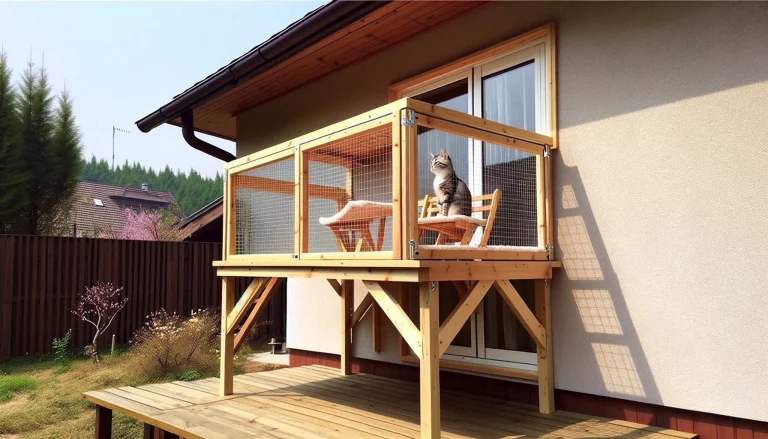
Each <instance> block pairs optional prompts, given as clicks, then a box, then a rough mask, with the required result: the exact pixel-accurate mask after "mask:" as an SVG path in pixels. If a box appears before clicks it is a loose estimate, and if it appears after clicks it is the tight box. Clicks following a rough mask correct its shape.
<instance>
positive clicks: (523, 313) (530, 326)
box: [494, 279, 547, 349]
mask: <svg viewBox="0 0 768 439" xmlns="http://www.w3.org/2000/svg"><path fill="white" fill-rule="evenodd" d="M494 285H496V290H497V291H498V292H499V295H501V298H502V299H504V301H505V302H506V303H507V305H509V307H510V308H511V309H512V312H513V313H514V314H515V317H517V320H519V321H520V324H521V325H523V327H524V328H525V330H526V331H528V334H530V336H531V337H533V339H534V340H535V341H536V344H537V345H539V347H541V348H542V349H546V348H547V344H546V340H547V330H546V329H544V327H543V326H542V325H541V323H539V320H538V319H537V318H536V316H535V315H534V314H533V312H532V311H531V309H530V308H528V305H526V303H525V301H524V300H523V298H522V297H520V293H518V292H517V290H516V289H515V287H514V286H512V284H511V283H510V282H509V281H508V280H506V279H504V280H497V281H494Z"/></svg>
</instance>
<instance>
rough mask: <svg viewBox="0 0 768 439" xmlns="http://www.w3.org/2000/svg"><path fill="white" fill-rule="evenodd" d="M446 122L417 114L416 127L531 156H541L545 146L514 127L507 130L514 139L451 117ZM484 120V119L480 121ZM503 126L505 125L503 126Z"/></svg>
mask: <svg viewBox="0 0 768 439" xmlns="http://www.w3.org/2000/svg"><path fill="white" fill-rule="evenodd" d="M444 117H445V120H443V119H439V118H438V117H432V116H427V115H424V114H418V113H417V114H416V125H418V126H424V127H427V128H433V129H436V130H440V131H443V132H447V133H452V134H456V135H458V136H462V137H468V138H470V139H477V140H482V141H484V142H488V143H493V144H495V145H501V146H505V147H507V148H514V149H517V150H520V151H525V152H527V153H530V154H541V152H542V150H543V146H542V145H540V144H536V143H532V142H530V141H529V140H528V139H529V138H530V137H532V136H528V134H534V135H535V134H536V133H532V132H529V131H525V130H516V129H515V128H513V127H508V128H505V129H506V130H508V131H512V132H513V133H514V134H513V135H514V137H512V136H511V135H509V136H507V135H502V134H496V133H494V132H492V131H486V130H485V129H484V127H483V126H482V125H463V124H461V122H459V121H454V120H453V119H451V118H450V116H444ZM480 120H484V119H480ZM501 126H503V125H501Z"/></svg>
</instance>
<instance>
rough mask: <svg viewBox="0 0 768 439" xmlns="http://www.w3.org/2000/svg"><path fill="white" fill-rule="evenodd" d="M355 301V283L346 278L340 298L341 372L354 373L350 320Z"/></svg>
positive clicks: (344, 373)
mask: <svg viewBox="0 0 768 439" xmlns="http://www.w3.org/2000/svg"><path fill="white" fill-rule="evenodd" d="M354 301H355V283H354V282H353V281H351V280H345V281H343V282H342V283H341V297H340V300H339V304H340V308H339V309H340V314H341V318H340V320H341V322H340V323H341V364H340V369H341V374H342V375H350V374H351V373H352V328H350V326H349V320H350V319H351V318H352V307H353V306H354Z"/></svg>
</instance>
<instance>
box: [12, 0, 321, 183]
mask: <svg viewBox="0 0 768 439" xmlns="http://www.w3.org/2000/svg"><path fill="white" fill-rule="evenodd" d="M323 3H325V2H280V3H278V2H183V3H181V2H164V3H156V2H133V3H123V2H81V3H61V2H56V3H37V2H16V3H9V2H0V44H2V46H3V49H4V51H5V52H6V54H7V55H8V61H9V64H10V67H11V68H12V69H13V74H14V79H18V77H19V75H20V74H21V73H22V71H23V70H24V69H25V68H26V65H27V62H28V61H29V60H30V53H31V59H32V62H34V63H35V65H36V66H37V67H39V66H40V65H41V63H42V61H43V52H45V68H46V70H47V71H48V79H49V82H50V83H51V84H52V86H53V91H54V93H57V94H58V92H59V91H61V89H62V88H63V87H64V85H65V83H66V88H67V89H68V90H69V92H70V95H71V97H72V98H73V100H74V110H75V116H76V118H77V123H78V125H79V127H80V132H81V134H82V143H83V154H84V156H85V157H86V158H87V159H90V158H91V156H92V155H95V156H96V158H97V159H102V158H103V159H107V160H109V161H111V160H112V126H116V127H118V128H121V129H124V130H128V131H130V134H123V133H117V135H116V136H115V163H117V164H122V163H124V162H125V160H128V161H129V162H134V161H138V162H140V163H142V164H143V165H145V166H151V167H152V168H154V169H156V170H157V169H162V168H164V167H165V166H166V165H168V166H170V167H171V168H172V169H174V170H179V169H180V170H182V171H185V172H188V171H189V169H191V168H194V169H196V170H197V171H198V172H200V173H201V174H203V175H206V176H211V177H212V176H214V175H215V174H216V172H217V171H220V170H221V169H222V165H223V162H221V161H220V160H217V159H215V158H213V157H211V156H209V155H206V154H203V153H202V152H199V151H197V150H195V149H192V148H191V147H190V146H188V145H187V144H186V143H185V142H184V140H183V139H182V137H181V129H180V128H177V127H174V126H170V125H162V126H160V127H158V128H155V129H154V130H152V131H151V132H149V133H146V134H145V133H142V132H141V131H139V129H138V128H137V127H136V125H135V122H136V121H137V120H139V119H140V118H142V117H144V116H146V115H147V114H149V113H151V112H153V111H154V110H156V109H158V108H159V107H161V106H162V105H164V104H166V103H167V102H169V101H170V100H171V99H172V98H173V96H174V95H176V94H178V93H180V92H182V91H183V90H185V89H186V88H188V87H189V86H191V85H192V84H194V83H195V82H197V81H199V80H201V79H203V78H204V77H206V76H207V75H209V74H210V73H213V72H214V71H216V70H217V69H219V68H220V67H222V66H224V65H226V64H227V63H229V62H230V61H231V60H233V59H234V58H237V57H238V56H240V55H242V54H243V53H245V52H247V51H248V50H250V49H251V48H252V47H254V46H256V45H257V44H259V43H261V42H262V41H264V40H266V39H267V38H269V37H270V36H272V35H273V34H274V33H276V32H279V31H280V30H282V29H283V28H284V27H285V26H287V25H288V24H290V23H292V22H293V21H295V20H297V19H299V18H301V17H302V16H303V15H304V14H306V13H307V12H309V11H311V10H313V9H315V8H316V7H318V6H320V5H321V4H323ZM199 137H200V138H202V139H204V140H206V141H208V142H210V143H213V144H214V145H217V146H220V147H222V148H223V149H226V150H228V151H230V152H233V153H234V149H235V145H234V143H233V142H229V141H227V140H222V139H218V138H214V137H210V136H205V135H199Z"/></svg>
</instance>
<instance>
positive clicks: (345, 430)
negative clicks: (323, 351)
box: [83, 366, 695, 439]
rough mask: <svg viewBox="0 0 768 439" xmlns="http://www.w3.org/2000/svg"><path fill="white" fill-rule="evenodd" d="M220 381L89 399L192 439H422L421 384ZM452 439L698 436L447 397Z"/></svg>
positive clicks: (290, 376) (319, 378) (281, 376)
mask: <svg viewBox="0 0 768 439" xmlns="http://www.w3.org/2000/svg"><path fill="white" fill-rule="evenodd" d="M218 389H219V383H218V379H217V378H209V379H204V380H200V381H192V382H181V381H177V382H173V383H166V384H152V385H146V386H141V387H121V388H116V389H107V390H101V391H94V392H87V393H85V394H84V395H83V396H84V397H85V398H86V399H87V400H89V401H91V402H93V403H95V404H98V405H101V406H104V407H107V408H110V409H112V410H113V411H117V412H121V413H124V414H126V415H128V416H131V417H134V418H137V419H139V420H140V421H142V422H146V423H149V424H152V425H154V426H156V427H159V428H161V429H163V430H166V431H169V432H171V433H175V434H178V435H179V436H181V437H185V438H188V439H197V438H206V439H208V438H210V439H223V438H257V437H258V438H339V439H341V438H344V439H347V438H418V437H419V405H418V402H419V396H418V385H417V384H416V383H411V382H407V381H401V380H395V379H390V378H383V377H377V376H373V375H367V374H357V375H351V376H341V375H340V374H339V371H338V370H337V369H332V368H329V367H325V366H304V367H295V368H286V369H280V370H275V371H270V372H261V373H251V374H244V375H236V376H235V394H234V395H232V396H228V397H225V398H220V397H219V396H218ZM441 404H442V427H443V436H442V437H444V438H521V437H525V436H530V437H547V438H560V437H562V438H615V437H623V438H635V439H636V438H653V439H681V438H682V439H688V438H693V437H695V435H692V434H688V433H682V432H678V431H673V430H663V429H660V428H656V427H647V426H643V425H639V424H633V423H628V422H624V421H615V420H610V419H605V418H596V417H591V416H585V415H579V414H574V413H569V412H556V413H554V414H552V415H543V414H540V413H539V412H538V411H537V410H536V407H534V406H529V405H524V404H517V403H512V402H507V401H502V400H496V399H492V398H485V397H478V396H473V395H469V394H465V393H459V392H452V391H446V390H443V392H442V396H441Z"/></svg>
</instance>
